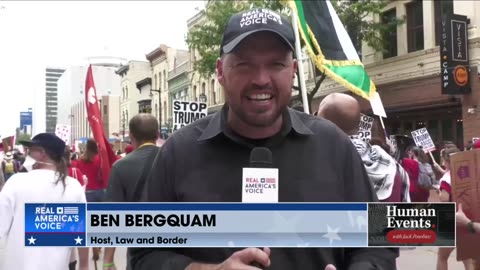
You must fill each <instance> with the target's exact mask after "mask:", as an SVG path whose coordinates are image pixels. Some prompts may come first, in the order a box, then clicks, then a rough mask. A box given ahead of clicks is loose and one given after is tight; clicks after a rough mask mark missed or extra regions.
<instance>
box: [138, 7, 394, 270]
mask: <svg viewBox="0 0 480 270" xmlns="http://www.w3.org/2000/svg"><path fill="white" fill-rule="evenodd" d="M251 15H252V16H251ZM253 15H255V16H253ZM255 18H256V19H255ZM294 41H295V39H294V32H293V28H292V26H291V24H290V23H289V19H288V18H286V17H283V16H280V15H278V14H276V13H275V12H273V11H266V10H264V9H254V10H250V11H246V12H244V13H239V14H236V15H234V16H232V18H231V19H230V21H229V22H228V24H227V26H226V28H225V32H224V37H223V42H222V46H221V57H220V59H219V60H218V61H217V74H218V80H219V82H220V84H221V85H222V86H223V89H224V91H225V99H226V104H225V106H224V107H223V108H222V110H221V111H219V112H217V113H215V114H213V115H210V116H207V117H206V118H203V119H201V120H198V121H196V122H195V123H193V124H191V125H189V126H186V127H184V128H182V129H180V130H179V131H177V132H176V133H175V134H173V135H172V136H171V137H170V138H169V140H168V141H167V142H166V143H165V144H164V145H163V146H162V149H161V150H160V152H159V154H158V155H157V157H156V160H155V163H154V165H153V168H152V174H151V175H150V178H149V180H148V188H147V190H146V193H147V194H146V196H147V199H148V201H150V202H241V201H242V168H243V167H248V166H249V154H250V151H251V149H252V148H253V147H255V146H264V147H268V148H269V149H270V150H271V151H272V153H273V165H274V167H275V168H278V169H279V189H278V201H279V202H369V201H375V200H376V196H375V193H374V191H373V189H372V186H371V185H370V182H369V180H368V177H367V175H366V173H365V169H364V167H363V163H362V161H361V160H360V157H359V156H358V153H357V151H356V150H355V148H354V146H353V144H352V143H351V142H350V140H349V138H348V137H347V136H346V135H345V134H344V133H343V132H342V131H341V130H339V129H338V128H337V127H336V126H335V125H333V124H332V123H331V122H329V121H326V120H322V119H318V118H316V117H314V116H311V115H308V114H304V113H301V112H297V111H294V110H291V109H288V108H287V105H288V103H289V101H290V97H291V89H292V85H293V79H294V76H295V71H296V68H297V62H296V61H295V59H294V58H293V51H294ZM130 252H131V255H132V260H131V262H132V266H133V269H142V270H150V269H151V270H163V269H165V270H166V269H174V270H176V269H178V270H184V269H186V270H210V269H215V270H228V269H246V270H255V269H259V268H257V267H254V266H251V265H252V264H254V263H256V264H260V265H261V266H262V267H265V268H267V269H272V270H284V269H285V270H287V269H288V270H296V269H299V270H300V269H301V270H314V269H315V270H319V269H320V270H323V269H326V266H327V265H329V266H328V269H335V267H336V269H338V270H353V269H355V270H370V269H385V270H387V269H388V270H389V269H395V268H396V267H395V259H396V257H397V256H398V250H397V249H380V248H376V249H366V248H359V249H346V248H345V249H342V248H337V249H328V248H323V249H313V248H310V249H301V248H297V249H294V248H283V249H282V248H279V249H272V250H270V249H268V248H265V249H258V248H247V249H243V250H239V249H230V248H223V249H220V248H218V249H188V248H184V249H165V248H162V249H131V250H130ZM332 265H333V266H334V267H333V266H332Z"/></svg>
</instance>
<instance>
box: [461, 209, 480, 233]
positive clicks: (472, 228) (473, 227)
mask: <svg viewBox="0 0 480 270" xmlns="http://www.w3.org/2000/svg"><path fill="white" fill-rule="evenodd" d="M457 206H458V210H457V213H456V215H455V220H456V223H457V227H462V228H467V229H468V231H469V232H470V233H480V223H478V222H473V221H472V220H471V219H469V218H468V217H467V216H466V215H465V213H464V212H463V209H462V204H461V203H459V204H457Z"/></svg>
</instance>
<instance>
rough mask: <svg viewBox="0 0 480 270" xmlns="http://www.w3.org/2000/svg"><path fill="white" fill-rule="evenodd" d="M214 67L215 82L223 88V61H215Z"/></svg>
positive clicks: (220, 59)
mask: <svg viewBox="0 0 480 270" xmlns="http://www.w3.org/2000/svg"><path fill="white" fill-rule="evenodd" d="M216 67H217V80H218V82H219V83H220V85H222V86H223V83H224V82H225V79H224V77H223V60H222V58H221V57H219V58H218V59H217V64H216Z"/></svg>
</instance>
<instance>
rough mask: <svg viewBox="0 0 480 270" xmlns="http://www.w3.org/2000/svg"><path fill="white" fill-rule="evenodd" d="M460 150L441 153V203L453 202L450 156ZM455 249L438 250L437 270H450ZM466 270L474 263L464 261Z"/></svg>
mask: <svg viewBox="0 0 480 270" xmlns="http://www.w3.org/2000/svg"><path fill="white" fill-rule="evenodd" d="M458 152H460V150H459V149H458V148H457V147H453V146H449V147H448V148H445V149H442V150H441V151H440V158H441V162H442V165H443V166H444V167H445V174H444V175H443V177H442V178H441V179H440V201H442V202H451V201H452V187H451V177H450V156H451V155H452V154H454V153H458ZM453 250H454V248H438V255H437V270H448V257H450V254H451V253H452V251H453ZM463 264H464V265H465V270H473V269H474V268H473V261H472V260H465V261H463Z"/></svg>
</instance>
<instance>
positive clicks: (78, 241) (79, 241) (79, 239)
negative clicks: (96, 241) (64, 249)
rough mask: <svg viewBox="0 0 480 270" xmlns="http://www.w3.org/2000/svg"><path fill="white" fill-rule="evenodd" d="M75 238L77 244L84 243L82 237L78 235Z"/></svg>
mask: <svg viewBox="0 0 480 270" xmlns="http://www.w3.org/2000/svg"><path fill="white" fill-rule="evenodd" d="M73 240H75V245H81V244H82V240H83V239H82V238H80V236H77V238H75V239H73Z"/></svg>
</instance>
